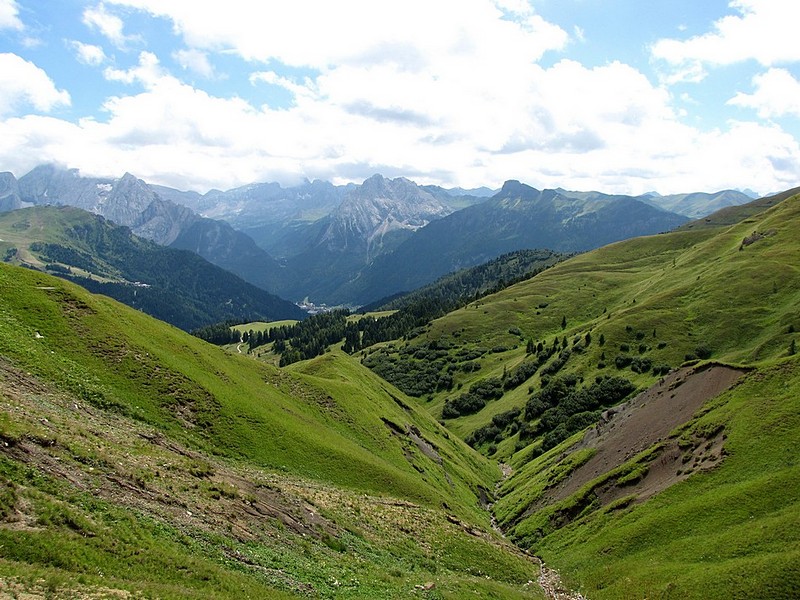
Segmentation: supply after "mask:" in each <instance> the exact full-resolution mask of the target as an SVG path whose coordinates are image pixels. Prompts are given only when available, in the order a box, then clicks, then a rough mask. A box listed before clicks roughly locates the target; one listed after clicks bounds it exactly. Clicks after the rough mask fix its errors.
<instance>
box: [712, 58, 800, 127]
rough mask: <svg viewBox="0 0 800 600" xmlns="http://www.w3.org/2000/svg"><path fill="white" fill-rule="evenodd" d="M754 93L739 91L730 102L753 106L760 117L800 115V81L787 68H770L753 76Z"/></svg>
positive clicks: (746, 106) (737, 104)
mask: <svg viewBox="0 0 800 600" xmlns="http://www.w3.org/2000/svg"><path fill="white" fill-rule="evenodd" d="M753 85H754V86H755V88H756V91H755V92H754V93H753V94H744V93H742V92H739V93H738V94H736V96H734V97H733V98H731V99H730V100H728V104H732V105H734V106H742V107H745V108H753V109H755V110H756V112H757V114H758V116H759V117H761V118H764V119H771V118H774V117H782V116H786V115H794V116H796V117H800V81H798V80H797V79H795V78H794V77H793V76H792V74H791V73H789V71H787V70H786V69H769V70H768V71H767V72H766V73H762V74H760V75H756V76H755V77H754V78H753Z"/></svg>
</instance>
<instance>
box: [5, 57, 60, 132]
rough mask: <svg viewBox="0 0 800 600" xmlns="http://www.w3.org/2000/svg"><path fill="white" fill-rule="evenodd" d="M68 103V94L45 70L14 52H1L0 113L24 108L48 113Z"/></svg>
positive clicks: (6, 113) (10, 112)
mask: <svg viewBox="0 0 800 600" xmlns="http://www.w3.org/2000/svg"><path fill="white" fill-rule="evenodd" d="M69 104H70V96H69V93H68V92H67V91H65V90H59V89H57V88H56V86H55V84H54V83H53V81H52V80H51V79H50V77H48V75H47V73H45V72H44V70H42V69H40V68H39V67H37V66H36V65H35V64H33V63H32V62H29V61H27V60H25V59H23V58H21V57H19V56H17V55H16V54H11V53H3V54H0V116H5V115H8V114H12V113H14V112H15V111H16V110H17V109H18V108H23V107H30V106H32V107H33V108H35V109H36V110H39V111H42V112H48V111H50V110H52V109H53V108H54V107H56V106H69Z"/></svg>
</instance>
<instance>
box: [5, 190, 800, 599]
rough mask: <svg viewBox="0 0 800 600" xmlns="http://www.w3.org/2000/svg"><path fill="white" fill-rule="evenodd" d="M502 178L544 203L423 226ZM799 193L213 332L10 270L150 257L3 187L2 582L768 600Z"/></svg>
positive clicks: (776, 578) (791, 437) (85, 220)
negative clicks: (200, 333)
mask: <svg viewBox="0 0 800 600" xmlns="http://www.w3.org/2000/svg"><path fill="white" fill-rule="evenodd" d="M375 183H379V182H378V181H377V180H376V181H375V182H373V184H375ZM383 183H385V182H383ZM404 185H405V184H404ZM526 194H527V195H530V196H531V197H530V199H529V201H530V202H533V203H538V202H547V201H554V202H556V203H558V202H562V201H563V202H567V201H566V200H564V197H563V196H558V197H557V196H556V195H554V194H549V195H548V194H543V193H539V192H537V191H535V190H533V189H532V188H525V187H524V186H521V184H520V185H518V184H509V186H507V189H506V190H505V196H502V197H498V198H496V199H495V200H492V199H484V200H482V201H481V202H478V203H475V204H472V205H470V206H468V207H467V208H463V209H460V210H459V211H455V212H452V213H450V216H445V217H440V218H437V219H436V220H434V221H433V222H432V223H442V222H444V221H445V220H446V219H448V218H451V217H454V216H455V215H459V212H463V211H467V210H473V211H477V210H478V209H479V208H480V207H491V206H492V203H493V202H496V203H498V204H509V203H510V204H511V205H514V206H519V205H520V204H524V203H525V202H526V200H525V198H526V197H527V196H526ZM534 197H535V198H534ZM558 198H561V199H560V200H559V199H558ZM799 199H800V196H798V194H797V191H796V190H790V191H787V192H786V193H785V194H781V195H779V196H776V197H773V198H767V199H763V200H758V201H755V202H752V203H747V204H743V205H741V206H740V207H735V208H733V207H729V208H726V209H725V210H724V211H722V212H720V213H714V214H711V215H708V216H706V217H704V218H703V219H701V220H698V221H693V222H689V223H686V224H684V225H683V226H682V227H679V228H678V229H675V230H673V231H670V232H661V233H658V232H653V233H651V234H650V235H646V236H639V237H632V238H631V239H626V240H622V241H617V242H614V243H611V244H604V245H600V247H599V248H596V249H590V248H586V249H585V251H583V252H580V253H572V254H566V253H562V254H558V253H555V252H551V251H544V250H537V251H531V250H524V251H523V250H516V251H510V252H508V253H506V254H502V255H500V256H498V257H497V258H495V259H494V260H492V261H489V262H486V263H485V264H482V265H480V266H478V267H472V268H470V269H465V270H462V271H458V272H457V273H455V274H453V275H449V276H447V277H444V278H442V279H440V280H437V281H435V282H434V283H432V284H430V285H429V286H427V287H422V288H420V289H418V290H417V291H415V292H414V293H413V294H409V295H395V296H390V297H388V298H386V299H385V300H381V301H378V302H375V303H374V304H372V305H371V306H369V307H367V308H368V309H369V311H370V312H367V313H366V314H361V315H358V314H350V313H349V311H342V312H341V314H339V313H336V312H332V313H324V314H321V315H318V316H314V317H308V318H303V317H304V315H300V317H301V318H300V319H292V320H287V321H278V320H277V319H276V318H275V317H272V316H271V315H270V314H269V312H268V311H267V312H264V313H261V314H254V315H253V316H254V317H255V318H253V319H247V318H246V315H245V314H244V313H242V314H241V315H240V319H239V321H241V323H240V324H238V325H235V327H236V334H235V335H234V334H233V333H232V332H231V338H230V339H231V340H233V342H232V343H229V342H228V341H227V340H225V341H222V342H219V343H220V344H222V345H220V346H215V345H213V344H210V343H207V342H205V341H203V340H202V339H199V338H198V337H196V336H191V335H188V334H187V333H186V332H185V331H181V330H180V329H178V328H176V327H170V326H168V325H166V324H165V323H163V322H162V321H159V320H156V319H154V318H152V317H151V316H148V315H146V314H144V313H143V312H142V311H141V310H136V309H135V308H136V307H134V308H131V307H128V306H125V305H123V304H120V303H119V302H117V301H116V300H114V299H112V298H110V297H108V296H103V295H97V294H94V293H91V292H90V291H87V290H86V289H84V288H82V287H79V286H78V285H76V284H75V283H74V282H73V281H71V280H70V278H64V277H63V275H64V273H60V275H62V277H61V278H56V277H54V276H53V275H52V274H48V273H44V272H41V271H39V270H36V268H39V269H45V266H46V265H47V264H58V265H61V267H62V269H64V270H65V269H67V268H70V269H78V268H79V266H78V265H75V264H70V262H69V261H68V260H66V257H68V256H73V255H74V256H78V255H79V254H80V253H82V254H80V256H82V257H83V259H84V260H85V262H86V264H85V267H84V268H83V271H81V275H82V276H83V274H84V273H86V274H91V275H92V277H100V276H102V277H103V278H104V280H105V282H107V283H108V282H117V283H119V284H121V285H126V284H125V282H129V281H133V280H139V279H140V278H142V279H144V278H145V277H150V278H153V277H154V275H153V274H149V275H146V276H145V275H141V276H140V275H138V274H136V275H134V271H132V270H131V269H133V267H134V266H135V265H137V264H140V262H141V261H140V259H136V260H134V259H133V258H132V257H133V256H135V255H134V254H131V253H132V252H133V250H132V249H131V250H125V251H124V252H123V251H122V250H121V249H122V248H129V247H130V248H134V247H136V248H138V249H139V250H137V252H138V251H140V250H141V249H143V248H144V249H145V250H146V251H147V252H148V253H150V254H146V255H145V256H149V257H150V258H149V259H146V260H145V261H144V262H145V263H147V262H150V263H155V260H154V258H152V257H154V256H156V255H157V253H159V252H162V251H164V250H165V249H164V248H163V247H162V246H157V245H155V244H152V243H150V242H148V243H144V241H142V240H139V239H138V238H135V237H134V236H132V235H131V233H130V230H128V229H124V228H120V229H116V226H115V225H113V224H112V223H110V222H107V221H104V220H98V219H99V217H93V216H91V215H88V213H85V212H83V211H80V210H77V209H68V208H66V207H61V208H57V207H30V208H22V209H18V210H15V211H13V212H9V213H7V214H5V215H3V216H2V220H0V231H2V233H0V238H2V239H3V242H2V244H5V246H3V247H4V248H6V249H5V250H4V252H5V253H6V255H7V257H9V258H15V259H16V263H15V260H7V261H6V262H7V263H11V264H1V265H0V292H1V294H0V297H2V303H0V356H2V359H1V360H0V397H2V404H3V411H2V413H0V439H1V440H2V442H3V445H2V447H0V470H2V473H3V480H2V481H3V488H2V493H0V521H1V522H0V544H2V560H0V578H1V579H2V585H3V587H2V593H4V594H8V595H13V594H22V593H26V594H29V595H30V596H31V597H36V598H38V597H41V598H44V597H65V598H66V597H148V596H150V597H159V598H229V597H234V596H238V597H253V598H256V597H264V596H265V594H266V595H267V596H268V597H330V598H340V597H341V598H347V597H352V598H406V597H429V598H462V597H465V596H470V597H472V596H476V597H487V598H491V597H493V598H545V597H547V598H553V597H564V596H563V594H567V591H566V590H567V589H569V590H572V591H571V592H570V594H571V597H583V598H591V599H601V600H602V599H614V598H630V597H635V598H646V597H676V598H677V597H679V598H704V599H705V598H729V597H737V598H757V597H764V596H765V595H767V596H769V597H773V598H791V597H793V596H794V595H795V592H796V591H797V590H798V589H800V574H799V573H798V571H797V569H796V565H797V564H798V562H799V559H800V538H798V537H797V533H796V532H797V531H798V528H797V527H796V525H797V516H798V514H799V513H798V507H800V497H798V494H797V490H800V470H798V469H799V468H800V467H798V463H797V461H796V451H795V449H796V447H797V445H798V444H800V437H799V436H800V422H798V420H797V415H798V414H800V407H798V406H797V398H800V393H798V392H800V390H799V389H798V387H799V386H800V377H798V375H797V374H798V371H797V369H798V362H797V361H798V359H797V356H796V343H795V337H796V331H797V328H800V322H798V312H797V307H798V305H800V274H798V272H797V269H796V265H797V264H800V254H799V253H800V245H798V242H797V241H796V238H795V236H794V235H793V231H794V229H795V228H796V226H797V224H798V220H800V204H798V202H799V201H800V200H799ZM625 202H628V201H627V200H625ZM492 210H496V208H493V209H492ZM648 210H649V209H648ZM87 215H88V216H87ZM458 218H463V216H459V217H458ZM23 223H25V224H27V225H26V226H25V227H23V226H22V224H23ZM682 223H685V219H679V220H677V221H676V222H675V224H676V225H680V224H682ZM426 227H427V226H426ZM426 227H422V228H421V229H420V231H421V230H423V229H425V228H426ZM32 230H36V231H38V232H39V235H38V237H37V238H36V240H35V241H34V240H33V238H30V237H28V236H29V233H30V231H32ZM506 231H507V232H508V230H507V229H506ZM70 232H72V233H70ZM75 232H82V233H81V235H78V236H76V235H75ZM415 235H416V234H415ZM409 239H411V238H409ZM419 239H423V238H419ZM137 240H138V241H137ZM90 241H91V244H90V243H89V242H90ZM123 241H124V244H127V245H123ZM37 242H38V243H39V244H41V246H37V245H36V243H37ZM46 244H50V245H53V246H56V245H57V246H58V247H59V248H62V250H60V252H61V254H59V255H58V257H56V256H55V255H54V254H53V252H54V250H53V249H52V248H50V247H49V246H46ZM148 244H150V245H148ZM128 245H130V246H128ZM400 247H402V244H401V245H399V246H398V248H400ZM10 248H15V249H16V252H15V253H14V255H13V257H11V254H10ZM37 248H38V250H37ZM65 249H69V250H70V252H72V254H70V252H67V250H65ZM51 250H53V251H51ZM171 252H176V251H174V250H171ZM182 256H183V255H182ZM387 256H389V255H388V254H387ZM62 257H63V259H62ZM120 257H122V259H121V260H120ZM164 260H166V258H165V259H164ZM170 260H172V259H170ZM183 260H188V259H187V258H185V257H184V258H183ZM192 260H195V259H192ZM409 260H410V259H409ZM137 261H140V262H137ZM21 264H25V265H27V267H28V268H24V267H23V266H20V265H21ZM156 264H158V263H156ZM197 264H200V263H197ZM31 267H35V268H31ZM209 267H210V265H209ZM209 267H203V268H206V269H208V268H209ZM196 268H197V267H191V268H187V270H188V271H193V270H194V269H196ZM215 268H216V267H215ZM126 269H127V270H126ZM50 270H51V271H53V269H50ZM162 270H163V267H162ZM55 271H56V272H58V269H55ZM169 272H170V274H171V275H176V274H177V273H179V271H177V270H175V269H174V268H172V267H170V268H169ZM142 273H144V271H142ZM56 274H59V273H56ZM226 276H227V275H226ZM214 277H221V275H216V276H214ZM72 279H74V281H76V282H78V283H85V282H80V281H78V278H77V277H73V278H72ZM172 279H173V280H174V282H177V281H178V280H181V281H183V280H184V279H185V278H184V277H183V276H181V277H173V278H172ZM209 279H211V276H207V277H206V276H200V279H199V280H195V281H196V282H197V283H195V284H193V288H194V289H195V290H196V289H198V288H206V290H208V289H210V288H208V286H205V285H202V284H200V283H199V281H204V280H209ZM152 281H153V284H155V282H156V281H157V280H156V279H152ZM189 281H191V279H189ZM225 281H226V283H225V284H224V285H223V288H225V289H227V291H228V292H230V291H231V289H232V288H231V286H232V285H233V280H225ZM237 281H241V280H238V279H237ZM236 285H240V286H244V287H242V289H243V290H245V289H247V290H249V291H248V293H250V294H256V292H255V291H254V290H258V288H253V289H252V290H251V289H250V288H246V284H244V282H241V283H237V284H236ZM85 287H88V286H85ZM90 289H91V288H90ZM187 289H192V287H191V286H190V287H189V288H187ZM365 289H366V288H365ZM261 291H263V290H261ZM173 293H175V294H176V296H175V298H176V300H173V301H172V303H173V304H175V303H176V302H177V298H185V297H189V296H191V297H192V298H193V300H192V301H194V302H198V301H199V296H197V295H196V294H195V295H194V296H192V295H191V294H189V296H187V295H186V292H183V291H181V292H178V291H177V290H174V291H173ZM223 295H224V294H223ZM229 295H230V296H231V297H232V294H229ZM256 298H257V296H256V295H252V296H250V297H248V299H247V300H243V301H242V306H245V305H246V306H250V307H252V306H255V304H254V303H255V302H256ZM212 304H213V302H212ZM204 305H205V304H204ZM198 306H199V305H198ZM181 310H184V309H181ZM156 316H158V315H156ZM277 316H278V315H276V317H277ZM204 318H205V319H209V318H210V317H208V316H206V317H204ZM225 318H226V319H227V318H228V316H226V317H225ZM284 318H291V317H290V316H287V317H284ZM222 320H223V321H224V320H225V319H222ZM250 321H253V322H252V323H251V322H250ZM255 321H260V322H261V323H260V324H257V323H255ZM206 322H207V321H206ZM231 327H233V325H232V324H224V323H221V324H217V325H216V326H215V332H216V333H215V335H216V334H218V333H219V331H222V332H223V333H224V331H226V330H228V331H230V330H231ZM187 328H188V327H187ZM270 328H273V329H274V330H275V331H277V330H279V329H280V328H282V329H280V330H281V331H283V332H284V333H282V334H281V336H279V337H273V338H270V339H266V333H267V332H268V331H269V329H270ZM217 329H218V330H219V331H217ZM259 333H260V334H261V335H262V336H265V337H264V339H262V340H260V341H258V342H254V341H251V338H253V339H254V337H253V336H255V335H256V334H259ZM243 334H247V335H246V337H245V338H242V337H241V336H242V335H243ZM222 337H223V338H224V335H223V336H222ZM278 346H280V347H282V348H283V349H284V352H289V353H290V354H286V356H290V355H291V356H292V358H291V360H288V359H287V360H284V356H285V355H284V354H281V351H279V348H278ZM307 349H308V350H307ZM311 349H313V350H311ZM292 353H293V354H292ZM279 364H280V365H283V366H281V367H278V366H277V365H279ZM542 561H544V565H546V566H544V567H543V566H542ZM553 569H554V570H553ZM540 578H541V581H539V580H540ZM556 589H559V590H561V591H555V590H556ZM554 594H555V595H554ZM558 594H562V596H559V595H558Z"/></svg>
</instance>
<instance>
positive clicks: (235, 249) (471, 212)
mask: <svg viewBox="0 0 800 600" xmlns="http://www.w3.org/2000/svg"><path fill="white" fill-rule="evenodd" d="M492 193H493V191H492V190H490V189H488V188H477V189H473V190H463V189H458V188H456V189H450V190H448V189H445V188H441V187H438V186H432V185H424V186H421V185H417V184H416V183H414V182H413V181H411V180H409V179H406V178H403V177H398V178H395V179H389V178H386V177H383V176H382V175H380V174H376V175H374V176H372V177H370V178H369V179H367V180H366V181H364V182H363V183H362V184H360V185H356V184H348V185H344V186H338V185H334V184H332V183H329V182H325V181H313V182H311V181H306V182H304V183H302V184H300V185H297V186H293V187H288V188H284V187H282V186H280V185H279V184H277V183H254V184H250V185H246V186H242V187H239V188H236V189H233V190H228V191H224V192H223V191H220V190H211V191H209V192H207V193H205V194H199V193H197V192H191V191H180V190H175V189H172V188H168V187H164V186H156V185H149V184H147V183H145V182H144V181H142V180H141V179H137V178H136V177H135V176H133V175H131V174H125V175H124V176H123V177H122V178H120V179H108V178H105V179H104V178H87V177H81V176H80V175H79V174H78V172H77V171H76V170H65V169H60V168H57V167H54V166H52V165H43V166H41V167H37V168H36V169H34V170H33V171H31V172H30V173H28V174H27V175H24V176H23V177H21V178H20V179H19V180H18V181H17V180H16V179H15V178H14V176H13V175H12V174H10V173H6V174H2V177H0V210H3V209H5V210H10V209H12V208H19V207H22V206H30V205H39V204H70V205H73V206H78V207H80V208H83V209H85V210H89V211H92V212H95V213H97V214H101V215H103V216H105V217H106V218H108V219H111V220H113V221H115V222H116V223H119V224H121V225H126V226H128V227H130V228H131V229H132V230H133V231H134V233H136V234H137V235H141V236H143V237H146V238H148V239H151V240H154V241H156V242H158V243H160V244H165V245H169V246H171V247H175V248H180V249H186V250H191V251H193V252H195V253H198V254H200V255H201V256H203V257H204V258H206V259H207V260H209V261H210V262H212V263H214V264H216V265H218V266H220V267H222V268H224V269H227V270H229V271H231V272H233V273H236V274H237V275H239V276H240V277H242V278H243V279H245V280H246V281H248V282H250V283H252V284H254V285H257V286H259V287H261V288H263V289H266V290H269V291H270V292H272V293H276V294H278V295H280V296H282V297H284V298H288V299H291V300H293V301H299V300H301V299H303V298H306V297H308V298H309V299H310V300H312V301H314V302H316V303H327V304H349V305H359V304H363V303H369V302H372V301H375V300H376V299H378V298H382V297H386V296H389V295H392V294H395V293H398V292H408V291H411V290H413V289H415V288H417V287H420V286H422V285H426V284H428V283H430V282H432V281H434V280H435V279H437V278H438V277H441V276H443V275H446V274H448V273H451V272H453V271H456V270H459V269H462V268H466V267H471V266H475V265H478V264H481V263H482V262H486V261H488V260H491V259H493V258H495V257H497V256H499V255H501V254H504V253H507V252H513V251H515V250H521V249H531V248H547V249H550V250H553V251H556V252H580V251H584V250H588V249H591V248H596V247H598V246H600V245H603V244H607V243H610V242H613V241H618V240H621V239H625V238H628V237H634V236H638V235H647V234H652V233H658V232H661V231H666V230H669V229H672V228H673V227H676V226H679V225H682V224H683V223H685V222H686V221H687V220H688V218H689V217H687V215H689V216H694V215H697V214H707V212H712V210H714V209H715V208H716V207H718V206H729V205H735V204H737V203H739V204H741V203H743V202H745V201H749V197H748V196H746V195H744V194H743V193H741V192H733V191H723V192H718V193H714V194H705V193H693V194H678V195H672V196H658V195H657V194H655V193H653V194H647V195H643V196H636V197H633V196H625V195H608V194H603V193H600V192H594V191H592V192H573V191H567V190H563V189H560V188H559V189H555V190H542V191H540V190H536V189H535V188H532V187H530V186H527V185H525V184H523V183H521V182H519V181H516V180H511V181H508V182H506V183H505V184H504V186H503V188H502V189H501V190H500V191H498V192H497V193H494V194H493V195H492ZM670 207H673V209H674V210H673V211H672V212H670V210H672V209H670ZM678 212H682V215H679V214H677V213H678ZM201 214H202V215H203V216H200V215H201ZM210 217H213V219H212V218H210ZM220 219H224V220H220ZM234 228H236V229H234Z"/></svg>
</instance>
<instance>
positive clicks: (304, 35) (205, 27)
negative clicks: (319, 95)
mask: <svg viewBox="0 0 800 600" xmlns="http://www.w3.org/2000/svg"><path fill="white" fill-rule="evenodd" d="M110 3H114V4H118V5H124V6H128V7H132V8H137V9H140V10H144V11H147V12H149V13H150V14H152V15H156V16H160V17H165V18H168V19H171V20H172V22H173V24H174V28H175V30H176V32H178V33H179V34H181V35H182V36H183V38H184V41H185V42H186V44H187V45H188V46H189V47H194V48H202V49H207V50H215V49H216V50H218V49H223V48H224V49H228V50H230V51H232V52H235V53H237V54H239V55H240V56H241V57H243V58H245V59H246V60H252V61H262V62H267V61H270V60H273V59H274V60H278V61H280V62H282V63H284V64H287V65H294V66H307V67H313V68H318V69H325V68H327V67H329V66H330V65H341V64H351V63H364V62H365V61H366V62H369V61H374V60H376V59H380V58H381V57H382V56H383V50H384V49H387V48H389V49H395V50H397V49H399V48H404V49H405V50H406V51H407V52H408V53H409V56H408V57H407V58H409V59H410V60H411V63H410V64H411V65H412V66H413V65H414V64H415V63H414V59H415V58H418V57H419V56H423V57H425V59H426V62H428V61H430V62H431V63H435V61H436V58H437V57H446V56H448V55H452V54H463V53H468V54H470V53H471V54H482V53H485V52H487V51H489V50H490V49H491V47H493V46H495V45H497V44H499V45H500V47H501V48H502V49H508V48H510V47H513V48H514V49H515V50H516V51H518V52H520V53H521V57H520V60H524V61H535V60H537V59H538V58H540V57H541V56H542V54H543V53H544V52H546V51H548V50H557V49H560V48H562V47H563V46H564V44H565V43H566V41H567V34H566V33H565V32H564V31H563V30H561V29H560V28H559V27H557V26H556V25H553V24H550V23H547V22H546V21H544V20H543V19H541V18H540V17H538V16H536V15H535V14H533V13H532V11H531V10H530V9H528V10H524V11H523V8H522V7H523V6H524V3H519V2H517V3H515V4H518V5H519V6H517V7H516V8H515V10H514V11H513V16H515V17H516V20H511V19H504V18H502V17H503V12H502V11H501V10H500V9H499V8H498V7H497V6H495V5H494V3H492V2H490V1H487V0H441V1H438V2H427V1H426V0H408V1H407V2H403V3H382V2H373V1H369V0H342V1H340V2H329V1H327V0H296V1H293V2H286V3H277V2H257V1H254V0H228V1H227V2H226V3H225V6H224V9H221V8H220V7H219V6H217V5H214V4H213V3H188V2H184V1H182V0H110ZM503 8H505V9H506V10H508V9H510V8H514V7H512V6H505V7H503ZM397 58H398V60H400V61H401V62H402V57H397ZM416 66H417V67H419V66H420V65H419V64H416Z"/></svg>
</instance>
